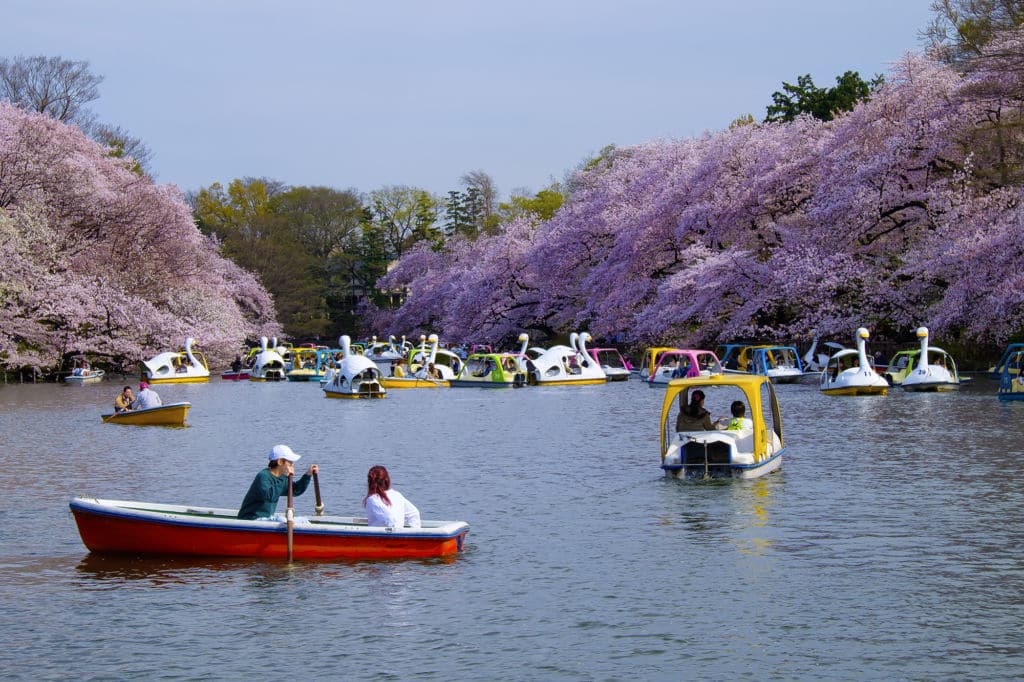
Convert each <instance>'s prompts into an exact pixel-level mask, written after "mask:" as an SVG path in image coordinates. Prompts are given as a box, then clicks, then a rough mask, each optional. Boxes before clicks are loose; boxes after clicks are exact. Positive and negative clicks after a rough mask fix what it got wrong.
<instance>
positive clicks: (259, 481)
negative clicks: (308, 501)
mask: <svg viewBox="0 0 1024 682" xmlns="http://www.w3.org/2000/svg"><path fill="white" fill-rule="evenodd" d="M301 456H302V455H297V454H295V452H294V451H293V450H292V449H291V448H290V447H288V446H287V445H275V446H274V447H273V448H271V450H270V455H269V457H268V459H269V460H270V463H269V464H268V465H267V468H266V469H264V470H263V471H261V472H259V473H258V474H256V478H254V479H253V481H252V485H250V486H249V491H248V492H247V493H245V498H244V499H243V500H242V506H241V507H239V509H238V518H240V519H247V520H250V521H252V520H254V519H267V518H270V517H271V516H273V515H274V512H276V511H277V501H278V499H280V497H281V495H285V496H287V494H288V474H294V473H295V466H294V465H295V462H297V461H298V460H299V458H300V457H301ZM315 473H319V468H318V467H317V465H316V464H310V465H309V469H307V470H306V473H305V474H303V475H302V478H299V479H298V480H295V481H294V482H293V484H292V492H293V493H294V494H295V495H301V494H302V493H304V492H306V488H308V487H309V481H310V480H311V477H312V476H313V474H315Z"/></svg>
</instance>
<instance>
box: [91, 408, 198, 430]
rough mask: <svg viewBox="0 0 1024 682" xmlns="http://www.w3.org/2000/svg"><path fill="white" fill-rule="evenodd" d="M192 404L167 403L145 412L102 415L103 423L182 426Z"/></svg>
mask: <svg viewBox="0 0 1024 682" xmlns="http://www.w3.org/2000/svg"><path fill="white" fill-rule="evenodd" d="M190 407H192V403H168V404H166V405H161V406H159V407H150V408H148V409H145V410H129V411H128V412H115V413H114V414H104V415H102V418H103V421H104V422H110V423H112V424H133V425H135V426H184V425H185V417H187V416H188V410H189V408H190Z"/></svg>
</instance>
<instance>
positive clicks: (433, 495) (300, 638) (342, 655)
mask: <svg viewBox="0 0 1024 682" xmlns="http://www.w3.org/2000/svg"><path fill="white" fill-rule="evenodd" d="M117 387H118V385H117V384H111V385H99V386H88V387H75V388H72V387H63V386H6V387H0V431H2V432H3V433H4V434H5V437H6V438H5V447H4V448H3V449H2V450H0V461H2V463H3V466H4V467H5V468H6V470H7V471H9V472H22V473H24V475H23V476H19V480H18V482H17V485H14V486H12V487H11V489H10V491H9V499H8V505H6V506H5V508H4V509H0V599H2V600H3V603H4V604H5V609H4V610H3V613H2V614H0V626H4V627H2V629H0V632H2V633H3V634H0V645H2V646H0V665H2V666H4V670H5V671H8V672H9V671H12V670H15V671H16V670H26V671H31V673H32V675H33V679H35V678H40V677H42V678H61V677H66V676H67V674H68V671H72V670H73V671H75V676H76V677H83V678H95V679H155V678H164V679H196V678H210V679H238V678H244V677H256V676H263V675H265V674H266V670H265V660H266V655H267V652H269V651H276V652H281V651H285V650H286V649H287V651H289V652H295V654H296V655H295V656H294V657H291V656H290V657H289V663H288V666H289V673H290V674H292V675H293V676H301V677H326V678H337V677H339V676H344V677H345V678H346V679H379V678H381V677H395V678H401V679H408V678H417V679H432V678H433V679H451V678H453V677H455V678H473V679H509V678H515V679H546V678H568V679H581V680H589V679H624V678H627V677H628V678H640V679H680V678H690V677H698V678H713V679H723V678H728V679H732V678H735V677H739V676H750V670H757V671H758V673H757V676H758V677H759V678H766V679H787V680H788V679H793V678H822V677H824V678H841V679H905V678H908V677H909V678H928V679H936V678H938V679H946V678H955V679H969V678H1010V677H1015V676H1017V673H1019V667H1018V665H1017V664H1018V663H1019V661H1018V660H1017V657H1018V656H1019V654H1020V648H1021V647H1020V642H1019V635H1018V634H1017V630H1018V628H1017V626H1016V624H1017V623H1019V622H1020V621H1021V620H1022V619H1024V606H1022V604H1021V601H1022V598H1021V595H1022V594H1024V569H1022V567H1024V542H1021V540H1022V536H1024V485H1022V480H1021V478H1022V475H1021V473H1020V471H1021V469H1020V467H1018V466H1017V461H1018V460H1019V459H1021V457H1022V456H1024V419H1022V417H1024V404H1012V403H1011V404H1008V403H1000V402H999V401H998V400H997V399H996V397H995V387H994V384H993V385H991V386H989V385H987V384H986V383H985V382H984V381H983V380H978V381H976V382H974V383H973V385H971V386H968V387H965V388H964V389H963V390H962V391H960V392H959V394H949V395H935V394H904V393H902V392H899V391H894V392H893V393H891V394H890V395H889V396H887V397H884V398H836V397H828V396H822V395H821V394H820V392H819V391H818V390H817V387H816V386H813V385H811V386H800V385H786V386H780V387H779V389H778V393H779V399H780V402H781V405H782V410H783V427H784V434H785V438H786V445H787V450H786V455H785V459H784V463H783V465H782V469H781V470H780V471H778V472H776V473H773V474H770V475H768V476H766V477H763V478H760V479H756V480H753V481H726V480H717V481H709V482H695V481H685V480H682V481H680V480H674V479H667V478H665V477H664V476H663V475H662V472H661V470H660V469H659V467H658V464H659V453H658V436H659V434H658V418H659V415H660V407H661V395H662V394H661V391H660V390H657V389H650V388H649V387H647V386H646V385H643V384H640V383H639V382H631V383H630V382H626V383H623V384H609V385H607V386H592V387H564V388H559V387H549V388H526V389H521V390H515V391H512V390H509V391H474V390H468V389H467V390H450V391H445V390H440V391H415V390H413V391H403V392H395V393H394V394H390V395H389V396H388V398H387V400H383V401H373V402H369V401H367V402H358V401H352V402H349V401H331V400H326V399H324V398H323V395H322V392H321V391H320V390H319V388H318V387H317V386H316V385H315V384H312V385H304V384H288V383H280V384H266V385H261V384H256V383H249V382H237V383H236V382H224V383H222V384H219V383H216V382H211V383H210V384H208V385H202V384H191V385H189V384H183V385H180V386H166V387H162V388H161V390H160V393H161V396H162V397H163V398H164V400H165V401H166V402H171V401H178V400H188V401H190V402H191V403H192V404H193V409H192V411H191V412H190V414H189V425H190V426H189V428H187V429H159V428H133V427H126V426H121V425H106V424H102V423H101V422H100V419H99V415H100V413H101V412H103V411H108V406H109V404H110V401H111V400H112V399H113V396H114V394H115V393H116V389H117ZM989 389H991V390H989ZM278 442H283V443H288V444H290V445H292V446H293V447H294V448H295V449H296V451H297V452H299V453H300V454H301V455H302V456H303V459H302V460H301V461H300V469H301V466H302V465H303V464H305V463H312V462H316V463H318V464H319V465H320V468H321V476H320V478H321V489H322V492H323V497H324V501H325V503H326V504H327V506H328V509H329V510H330V511H331V512H333V513H339V514H352V513H356V512H357V511H358V510H359V507H360V503H361V500H362V498H363V496H364V495H365V487H364V486H365V476H366V471H367V469H368V468H369V467H370V466H372V465H374V464H386V465H387V466H388V468H389V470H390V471H391V473H392V478H393V480H394V483H395V487H396V488H397V489H398V490H401V491H402V492H403V493H404V494H406V495H407V496H408V497H409V498H410V499H411V500H413V502H414V503H415V504H416V505H417V506H418V507H419V508H420V510H421V512H422V513H423V515H424V517H426V518H441V519H462V520H467V521H469V522H470V525H471V531H470V534H469V536H468V537H467V543H466V551H465V552H464V553H463V554H461V555H460V556H458V557H450V558H447V559H445V560H422V561H392V562H323V563H320V562H296V563H294V564H292V565H289V564H287V562H284V561H255V560H249V559H215V560H210V559H187V560H186V559H178V558H144V559H143V558H136V557H124V556H122V557H118V556H99V555H91V554H89V553H88V552H87V551H86V550H85V548H84V547H83V546H82V543H81V540H80V539H79V537H78V534H77V531H76V528H75V524H74V521H73V519H72V517H71V515H70V514H69V513H68V510H67V502H68V499H69V498H70V497H72V496H74V495H95V496H100V497H112V498H117V499H139V500H147V501H153V502H169V503H188V504H201V505H206V506H217V507H233V506H237V504H238V502H239V500H240V499H241V497H242V496H243V495H244V493H245V490H246V489H247V488H248V485H249V483H250V482H251V480H252V477H253V475H254V474H255V472H256V471H257V470H258V469H259V468H261V467H263V466H265V457H266V452H267V451H268V450H269V448H270V447H271V446H272V445H274V444H276V443H278ZM312 506H313V499H312V496H311V495H308V494H307V495H304V496H301V497H298V498H297V499H296V507H297V513H299V514H300V515H301V514H310V513H312ZM29 526H30V527H31V530H30V531H29V530H28V528H29ZM382 641H387V643H388V644H387V652H388V653H387V656H386V657H383V658H382V657H381V655H380V651H381V643H382ZM183 652H187V653H183ZM16 676H17V675H16V674H15V677H16Z"/></svg>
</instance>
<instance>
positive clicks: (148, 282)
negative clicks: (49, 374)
mask: <svg viewBox="0 0 1024 682" xmlns="http://www.w3.org/2000/svg"><path fill="white" fill-rule="evenodd" d="M0 252H2V254H3V255H2V256H0V365H3V366H4V367H6V368H21V367H34V368H38V369H44V370H46V369H52V368H54V367H57V366H58V365H59V364H60V361H61V356H62V355H63V354H64V353H66V352H69V351H71V350H76V351H79V352H87V353H94V354H103V355H109V356H111V357H112V358H113V361H115V362H120V363H122V364H125V365H128V366H130V365H133V364H134V363H135V362H137V361H138V360H139V359H142V358H146V357H149V356H151V355H153V354H154V353H156V352H159V351H162V350H167V349H168V348H177V347H180V346H181V344H182V343H183V341H184V338H185V337H186V336H193V337H195V338H196V339H198V340H199V342H200V344H201V345H202V348H203V350H204V351H205V352H206V353H207V356H208V358H209V359H211V360H212V361H213V362H215V363H216V362H224V361H225V360H226V359H227V358H229V357H231V356H232V355H233V354H234V353H235V351H236V349H237V348H238V347H239V346H240V345H241V344H242V342H243V341H244V340H245V339H246V338H250V337H258V336H260V335H262V334H271V335H272V334H276V333H277V332H279V331H280V327H279V325H277V323H276V322H275V321H274V305H273V301H272V300H271V298H270V296H269V294H267V292H266V290H265V289H263V287H262V286H261V285H260V284H259V282H257V281H256V279H255V278H254V277H253V276H252V275H251V274H249V273H246V272H244V271H242V270H241V269H239V268H238V267H237V266H235V265H234V264H233V263H231V262H230V261H227V260H225V259H224V258H222V257H221V256H220V255H219V245H218V244H217V243H216V242H215V241H212V240H210V239H208V238H206V237H204V236H203V235H202V234H201V233H200V232H199V231H198V230H197V229H196V226H195V224H194V222H193V220H192V216H191V212H190V210H189V207H188V206H187V205H186V204H185V202H184V200H183V197H182V196H181V193H180V192H179V191H178V190H177V188H175V187H173V186H166V185H165V186H158V185H154V184H153V183H152V182H151V181H149V180H148V179H146V178H143V177H140V176H139V175H137V174H135V173H133V172H132V170H131V165H130V161H127V160H123V159H118V158H113V157H110V156H109V155H107V153H106V150H105V149H104V148H103V147H101V146H100V145H98V144H96V143H94V142H92V141H90V140H89V139H88V138H86V137H85V135H84V134H82V133H81V131H79V130H78V129H77V128H74V127H69V126H67V125H64V124H62V123H60V122H58V121H55V120H53V119H51V118H48V117H46V116H44V115H41V114H35V113H29V112H25V111H22V110H19V109H17V108H15V107H13V106H9V105H6V104H0Z"/></svg>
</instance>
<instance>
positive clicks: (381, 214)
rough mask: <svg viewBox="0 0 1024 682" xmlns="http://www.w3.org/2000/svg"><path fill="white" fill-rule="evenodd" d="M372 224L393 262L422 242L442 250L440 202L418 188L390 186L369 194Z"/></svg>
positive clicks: (370, 220) (442, 235)
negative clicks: (411, 247)
mask: <svg viewBox="0 0 1024 682" xmlns="http://www.w3.org/2000/svg"><path fill="white" fill-rule="evenodd" d="M367 208H368V210H369V216H368V218H369V222H370V224H372V225H373V227H374V229H375V230H376V231H377V232H378V233H379V234H380V236H381V237H382V238H383V240H384V244H385V245H386V248H387V250H388V255H389V256H390V257H391V258H400V257H401V256H402V254H403V253H405V251H406V249H408V248H409V247H410V246H412V245H413V244H416V243H418V242H420V241H429V242H430V243H431V244H432V245H434V246H436V247H438V248H439V247H440V246H441V245H442V244H443V243H444V234H443V233H442V232H441V230H440V229H439V228H438V227H437V220H438V218H439V211H440V202H438V201H437V200H436V199H435V198H434V197H432V196H431V195H430V193H429V192H427V191H426V190H422V189H417V188H415V187H407V186H404V185H401V186H390V187H384V188H383V189H379V190H374V191H373V192H370V196H369V202H368V206H367Z"/></svg>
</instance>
